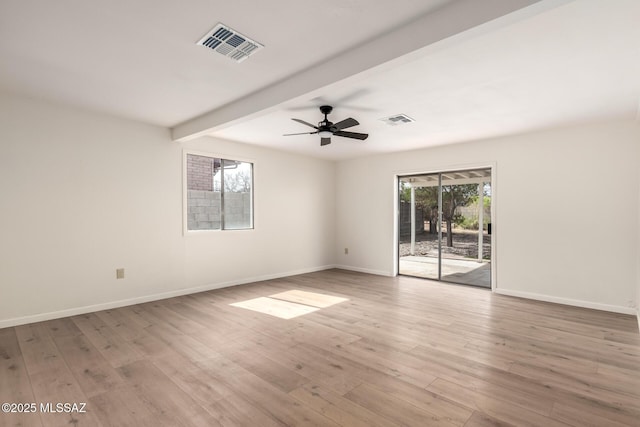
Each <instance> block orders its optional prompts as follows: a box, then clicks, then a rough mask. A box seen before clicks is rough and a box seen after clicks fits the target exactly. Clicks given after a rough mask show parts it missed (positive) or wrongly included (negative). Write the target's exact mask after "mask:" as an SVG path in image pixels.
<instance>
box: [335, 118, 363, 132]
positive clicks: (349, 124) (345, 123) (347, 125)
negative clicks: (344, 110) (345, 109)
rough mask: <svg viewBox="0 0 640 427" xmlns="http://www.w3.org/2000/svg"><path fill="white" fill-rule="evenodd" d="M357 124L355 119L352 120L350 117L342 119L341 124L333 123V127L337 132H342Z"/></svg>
mask: <svg viewBox="0 0 640 427" xmlns="http://www.w3.org/2000/svg"><path fill="white" fill-rule="evenodd" d="M359 124H360V123H358V121H357V120H356V119H352V118H351V117H349V118H348V119H344V120H342V121H341V122H338V123H335V124H334V125H333V126H335V128H336V129H338V130H342V129H346V128H350V127H352V126H358V125H359Z"/></svg>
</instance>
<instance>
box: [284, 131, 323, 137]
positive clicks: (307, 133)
mask: <svg viewBox="0 0 640 427" xmlns="http://www.w3.org/2000/svg"><path fill="white" fill-rule="evenodd" d="M314 133H318V131H316V132H302V133H285V134H284V135H282V136H293V135H313V134H314Z"/></svg>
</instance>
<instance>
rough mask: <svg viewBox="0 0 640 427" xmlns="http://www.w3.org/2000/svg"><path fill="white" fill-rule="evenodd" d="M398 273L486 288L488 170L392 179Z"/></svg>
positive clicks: (488, 278)
mask: <svg viewBox="0 0 640 427" xmlns="http://www.w3.org/2000/svg"><path fill="white" fill-rule="evenodd" d="M398 184H399V189H398V194H399V200H398V206H399V215H398V230H399V233H398V255H399V256H398V263H399V265H398V272H399V273H400V274H403V275H409V276H416V277H423V278H427V279H434V280H442V281H447V282H453V283H461V284H466V285H475V286H482V287H487V288H490V287H491V237H490V232H491V226H492V224H491V169H489V168H486V169H474V170H463V171H450V172H441V173H433V174H420V175H410V176H401V177H399V179H398Z"/></svg>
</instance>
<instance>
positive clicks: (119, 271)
mask: <svg viewBox="0 0 640 427" xmlns="http://www.w3.org/2000/svg"><path fill="white" fill-rule="evenodd" d="M116 279H124V268H117V269H116Z"/></svg>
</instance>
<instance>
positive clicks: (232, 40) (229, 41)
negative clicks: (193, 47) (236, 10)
mask: <svg viewBox="0 0 640 427" xmlns="http://www.w3.org/2000/svg"><path fill="white" fill-rule="evenodd" d="M196 44H199V45H201V46H204V47H208V48H209V49H211V50H214V51H216V52H218V53H220V54H222V55H224V56H226V57H227V58H231V59H233V60H234V61H236V62H242V61H244V60H245V59H247V58H248V57H249V56H251V55H253V54H254V53H256V52H257V51H259V50H260V49H262V48H263V47H264V46H263V45H261V44H260V43H258V42H257V41H254V40H251V39H250V38H249V37H247V36H244V35H242V34H240V33H239V32H237V31H235V30H233V29H231V28H229V27H227V26H226V25H223V24H218V25H216V26H215V27H214V28H213V29H212V30H211V31H209V32H207V34H205V36H204V37H203V38H201V39H200V40H198V42H197V43H196Z"/></svg>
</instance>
